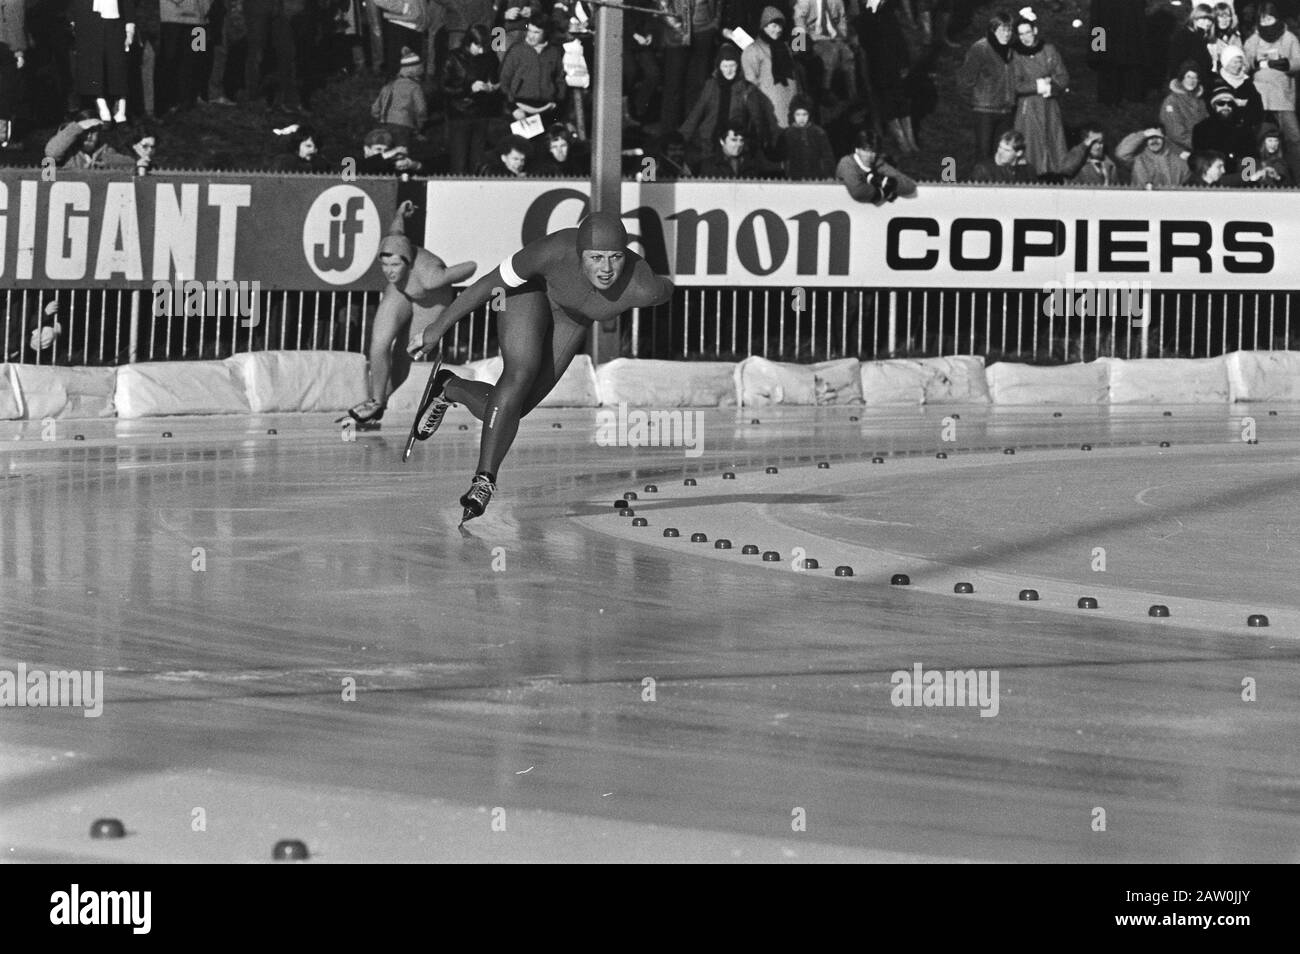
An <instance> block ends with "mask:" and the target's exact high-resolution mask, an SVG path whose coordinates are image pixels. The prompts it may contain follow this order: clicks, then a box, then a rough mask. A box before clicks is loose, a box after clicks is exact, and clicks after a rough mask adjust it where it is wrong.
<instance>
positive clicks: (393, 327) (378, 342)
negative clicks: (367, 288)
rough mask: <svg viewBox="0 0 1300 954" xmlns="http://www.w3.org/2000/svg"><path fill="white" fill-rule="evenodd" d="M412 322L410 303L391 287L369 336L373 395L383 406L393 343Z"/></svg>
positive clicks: (386, 396)
mask: <svg viewBox="0 0 1300 954" xmlns="http://www.w3.org/2000/svg"><path fill="white" fill-rule="evenodd" d="M410 320H411V302H410V300H409V299H407V297H406V296H405V295H403V294H401V293H399V292H397V291H394V290H393V289H392V288H389V289H388V290H387V291H385V292H384V297H383V298H382V299H381V300H380V302H379V308H378V309H376V311H375V326H374V329H373V330H372V331H371V333H370V396H371V397H372V398H373V399H374V400H376V401H378V402H379V403H380V404H382V403H384V401H386V400H387V399H388V392H389V388H388V373H389V371H390V369H391V367H392V357H391V352H392V349H393V341H394V340H395V339H396V338H397V336H398V334H399V333H400V332H401V330H402V328H403V327H405V325H406V323H407V322H409V321H410Z"/></svg>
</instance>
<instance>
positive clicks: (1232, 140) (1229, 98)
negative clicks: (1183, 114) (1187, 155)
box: [1192, 86, 1255, 173]
mask: <svg viewBox="0 0 1300 954" xmlns="http://www.w3.org/2000/svg"><path fill="white" fill-rule="evenodd" d="M1192 149H1194V150H1195V151H1196V152H1207V151H1211V152H1215V153H1218V154H1219V155H1220V156H1222V157H1223V161H1224V167H1225V168H1226V169H1227V171H1228V172H1230V173H1231V172H1236V171H1237V169H1238V168H1239V167H1240V165H1241V160H1243V159H1245V158H1246V157H1247V156H1250V155H1253V154H1254V152H1255V133H1254V130H1252V129H1251V127H1249V126H1247V125H1246V124H1245V123H1243V122H1242V121H1241V119H1240V117H1239V116H1238V113H1237V100H1236V97H1235V96H1234V94H1233V91H1232V90H1231V89H1230V88H1228V87H1226V86H1220V87H1218V88H1216V89H1215V91H1214V95H1213V96H1211V97H1210V115H1209V116H1208V117H1207V118H1205V119H1203V120H1201V121H1200V122H1199V123H1197V124H1196V128H1195V129H1193V130H1192Z"/></svg>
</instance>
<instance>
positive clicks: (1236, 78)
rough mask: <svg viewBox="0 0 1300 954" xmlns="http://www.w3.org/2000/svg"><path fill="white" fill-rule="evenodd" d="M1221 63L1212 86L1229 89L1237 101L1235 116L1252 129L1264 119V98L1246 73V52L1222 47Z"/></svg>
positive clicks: (1232, 47) (1234, 47)
mask: <svg viewBox="0 0 1300 954" xmlns="http://www.w3.org/2000/svg"><path fill="white" fill-rule="evenodd" d="M1219 59H1220V61H1221V63H1222V65H1221V66H1220V68H1219V73H1218V77H1219V79H1218V82H1217V84H1216V85H1215V86H1214V89H1215V90H1216V91H1217V90H1219V89H1229V90H1231V91H1232V95H1233V98H1234V99H1235V100H1236V102H1237V118H1238V120H1239V121H1240V122H1242V123H1243V124H1244V125H1247V126H1249V127H1250V128H1251V130H1252V133H1253V130H1255V129H1258V128H1259V124H1260V123H1262V122H1263V121H1264V99H1263V97H1261V96H1260V95H1259V90H1258V89H1256V88H1255V83H1254V81H1253V80H1251V78H1250V77H1249V76H1247V75H1246V54H1245V53H1244V52H1243V51H1242V49H1241V48H1240V47H1237V46H1228V47H1224V49H1223V52H1222V53H1220V54H1219Z"/></svg>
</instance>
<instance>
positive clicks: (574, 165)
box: [528, 123, 591, 179]
mask: <svg viewBox="0 0 1300 954" xmlns="http://www.w3.org/2000/svg"><path fill="white" fill-rule="evenodd" d="M544 140H545V148H544V151H543V150H534V151H533V156H534V159H533V161H532V162H530V163H529V164H528V173H529V176H530V177H541V178H546V177H549V178H557V179H562V178H567V179H581V178H585V177H586V176H589V175H590V174H591V169H590V166H589V164H588V163H585V162H583V157H582V156H580V155H578V151H577V150H576V149H575V148H574V146H573V137H572V136H571V135H570V134H569V127H568V126H566V125H564V124H563V123H555V124H554V125H552V126H551V128H550V129H548V130H547V131H546V136H545V137H544Z"/></svg>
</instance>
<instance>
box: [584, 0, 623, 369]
mask: <svg viewBox="0 0 1300 954" xmlns="http://www.w3.org/2000/svg"><path fill="white" fill-rule="evenodd" d="M595 17H596V69H595V72H594V73H593V76H592V90H591V94H592V108H593V116H592V123H591V133H592V143H591V208H592V211H594V212H612V213H613V214H614V215H621V214H622V208H621V199H622V196H621V194H620V193H621V192H622V188H623V95H622V94H623V11H622V10H616V9H613V8H611V7H597V8H596V10H595ZM579 105H581V104H579ZM620 320H621V319H620ZM587 351H588V353H589V354H590V355H591V361H592V363H593V364H599V363H600V362H601V361H609V360H612V359H613V358H617V357H618V351H619V333H618V323H616V322H613V323H610V322H599V323H597V324H594V325H592V326H591V331H590V332H589V333H588V335H587Z"/></svg>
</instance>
